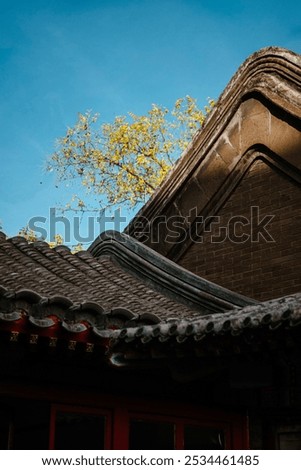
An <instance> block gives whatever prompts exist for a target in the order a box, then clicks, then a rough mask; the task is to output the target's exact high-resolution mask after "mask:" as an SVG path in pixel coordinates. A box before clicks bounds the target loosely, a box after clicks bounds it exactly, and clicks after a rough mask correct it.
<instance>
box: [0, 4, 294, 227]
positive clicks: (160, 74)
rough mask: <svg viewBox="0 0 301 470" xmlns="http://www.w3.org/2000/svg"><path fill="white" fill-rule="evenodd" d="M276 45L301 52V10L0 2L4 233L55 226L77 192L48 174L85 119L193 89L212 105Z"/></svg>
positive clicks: (0, 209) (0, 217)
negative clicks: (256, 55) (41, 221)
mask: <svg viewBox="0 0 301 470" xmlns="http://www.w3.org/2000/svg"><path fill="white" fill-rule="evenodd" d="M271 45H274V46H281V47H286V48H288V49H291V50H293V51H295V52H298V53H301V3H300V4H299V3H298V2H296V1H292V0H286V2H283V1H276V0H274V1H269V0H268V1H264V2H263V1H262V0H253V1H240V0H231V1H229V0H227V1H214V0H210V1H208V0H206V1H203V0H110V1H107V0H47V1H45V0H26V1H24V0H14V1H12V0H8V1H6V0H0V90H1V91H0V92H1V104H0V128H1V139H0V158H1V185H0V223H1V226H2V230H3V231H5V232H6V233H7V234H8V235H10V236H12V235H15V234H17V232H18V230H19V229H20V228H21V227H24V226H25V225H26V224H27V223H28V221H29V219H30V218H32V217H36V216H41V217H45V218H46V219H47V220H48V218H49V210H50V208H52V207H57V206H62V205H64V204H65V203H66V202H68V200H69V199H70V196H71V195H72V194H73V193H74V192H75V191H76V189H75V188H72V187H71V188H70V187H59V188H57V187H56V183H55V179H54V176H53V175H52V174H47V173H45V171H44V168H45V161H46V158H47V156H48V155H50V154H51V153H52V152H53V151H54V142H55V139H56V138H58V137H60V136H62V135H63V134H64V133H65V130H66V127H67V126H68V125H73V124H74V122H75V120H76V116H77V113H78V112H84V111H86V110H87V109H92V110H93V111H95V112H99V113H100V115H101V119H102V120H104V121H108V120H112V119H113V118H114V116H115V115H122V114H126V113H127V112H128V111H132V112H134V113H137V114H139V113H141V114H142V113H145V112H146V111H147V110H148V109H149V107H150V105H151V104H152V103H157V104H160V105H163V106H166V107H169V106H171V105H172V104H173V103H174V101H175V100H176V99H177V98H179V97H182V96H185V95H187V94H189V95H191V96H193V97H195V98H197V99H198V103H199V105H203V104H205V103H206V98H207V97H211V98H218V96H219V95H220V93H221V92H222V91H223V89H224V88H225V86H226V85H227V83H228V81H229V80H230V78H231V77H232V75H233V74H234V73H235V71H236V69H237V68H238V67H239V65H240V64H241V63H242V62H243V61H244V60H245V59H246V58H247V57H248V56H249V55H250V54H251V53H253V52H255V51H256V50H258V49H260V48H262V47H266V46H271ZM45 224H46V225H47V222H46V223H45ZM46 225H45V227H46ZM60 228H61V227H59V224H58V231H59V232H60ZM108 228H110V227H108ZM46 229H47V227H46ZM95 235H97V233H96V234H95Z"/></svg>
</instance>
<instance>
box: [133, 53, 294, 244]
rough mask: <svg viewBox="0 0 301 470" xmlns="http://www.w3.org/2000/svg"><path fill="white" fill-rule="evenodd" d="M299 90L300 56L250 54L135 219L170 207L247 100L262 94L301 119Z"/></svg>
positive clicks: (291, 54) (289, 54) (290, 54)
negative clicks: (203, 123) (201, 126)
mask: <svg viewBox="0 0 301 470" xmlns="http://www.w3.org/2000/svg"><path fill="white" fill-rule="evenodd" d="M300 90H301V55H299V54H296V53H295V52H292V51H290V50H288V49H285V48H281V47H275V46H270V47H265V48H263V49H260V50H259V51H257V52H254V53H253V54H251V55H250V56H249V57H248V58H247V59H246V60H245V61H244V62H243V63H242V65H241V66H240V67H239V68H238V70H237V71H236V73H235V74H234V76H233V77H232V79H231V80H230V82H229V83H228V85H227V86H226V88H225V89H224V91H223V92H222V94H221V95H220V97H219V99H218V101H217V103H216V105H215V107H214V108H213V109H212V111H211V112H210V114H209V115H208V118H207V119H206V122H205V125H204V127H203V128H202V129H200V130H199V131H198V132H197V133H196V134H195V136H194V138H193V140H192V142H191V143H190V144H189V145H188V147H187V148H186V150H185V151H184V152H183V153H182V155H181V157H180V158H179V159H178V160H177V162H176V164H175V166H174V167H173V169H172V170H171V171H170V172H169V174H168V175H167V177H166V178H165V180H164V181H163V182H162V184H161V185H160V186H159V188H158V189H157V190H156V191H155V193H154V194H153V195H152V197H151V198H150V199H149V200H148V201H147V202H146V204H145V205H144V206H143V207H142V209H140V211H139V212H138V214H137V215H136V217H135V219H136V218H137V217H138V218H139V217H141V216H145V217H147V218H148V220H151V219H152V218H153V217H154V216H155V215H156V214H157V213H158V210H157V208H158V207H160V208H161V209H163V208H166V207H168V205H169V203H170V201H171V200H172V199H173V198H174V197H175V194H176V192H177V189H178V188H179V186H180V185H182V184H184V183H185V181H187V180H188V179H189V178H190V176H191V175H192V174H193V172H194V171H195V170H196V168H197V166H198V165H199V164H200V162H201V161H202V160H203V159H204V158H205V156H206V155H207V153H208V151H209V150H210V149H211V148H212V147H213V146H214V145H215V142H216V141H217V139H218V138H219V137H220V136H221V134H222V133H223V131H224V129H225V128H226V127H227V125H228V123H229V121H230V120H231V119H232V117H233V116H234V114H235V112H236V111H237V110H238V108H239V106H240V105H241V103H243V101H244V100H245V99H246V97H247V96H250V95H251V94H260V95H261V96H262V97H263V98H264V99H267V100H268V101H270V102H271V103H273V104H274V105H276V106H277V107H279V108H281V109H283V110H285V112H286V113H288V114H290V115H291V116H292V117H295V118H298V119H301V92H300ZM135 219H134V220H135ZM125 231H126V233H129V234H131V235H133V233H134V231H135V228H134V226H133V222H132V221H131V222H130V223H129V225H128V227H127V228H126V229H125Z"/></svg>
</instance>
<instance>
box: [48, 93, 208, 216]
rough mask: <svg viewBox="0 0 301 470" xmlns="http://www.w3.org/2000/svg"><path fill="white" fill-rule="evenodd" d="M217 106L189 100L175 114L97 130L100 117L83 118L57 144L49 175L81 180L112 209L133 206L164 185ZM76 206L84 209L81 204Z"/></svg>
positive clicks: (153, 112) (119, 121)
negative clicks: (183, 152)
mask: <svg viewBox="0 0 301 470" xmlns="http://www.w3.org/2000/svg"><path fill="white" fill-rule="evenodd" d="M213 106H214V102H213V100H208V105H207V106H205V109H204V111H203V110H201V109H199V108H198V106H197V102H196V100H195V99H194V98H192V97H190V96H186V97H185V98H179V99H178V100H176V102H175V104H174V107H173V109H172V110H171V111H169V110H168V109H167V108H164V107H162V106H158V105H155V104H153V105H152V106H151V109H150V110H149V111H148V112H147V113H146V114H145V115H141V116H139V115H136V114H134V113H129V114H128V116H116V117H115V119H114V121H113V122H111V123H103V124H102V125H101V126H100V127H98V128H97V127H96V124H97V120H98V115H97V114H94V115H92V114H91V112H89V111H88V112H86V113H85V114H81V113H79V115H78V120H77V122H76V124H75V125H74V126H73V127H72V128H70V127H69V128H68V129H67V131H66V135H65V136H64V137H63V138H61V139H59V141H58V150H57V151H56V152H55V153H54V154H53V155H52V157H51V162H50V164H49V169H50V170H51V169H55V170H56V171H57V174H58V176H59V179H61V180H65V179H78V180H79V181H80V182H81V184H82V185H83V186H84V187H85V188H86V189H87V190H88V191H93V192H94V193H95V194H101V195H102V196H105V197H106V199H107V201H108V203H110V204H117V203H121V202H122V203H125V204H128V205H135V204H137V202H139V201H144V200H145V199H146V198H147V197H148V196H149V195H150V194H151V193H152V192H153V191H154V189H155V188H156V187H157V186H158V185H159V184H160V183H161V181H162V179H163V178H164V177H165V176H166V174H167V173H168V171H169V170H170V168H171V167H172V164H173V162H174V161H175V160H176V159H177V158H178V157H179V155H180V153H181V152H182V150H184V149H185V147H186V146H187V144H188V143H189V141H190V140H191V139H192V137H193V135H194V133H195V132H196V131H197V130H198V129H199V128H200V127H202V126H203V125H204V122H205V118H206V114H207V113H208V112H209V111H210V110H211V109H212V107H213ZM78 205H79V208H80V209H82V210H84V209H85V204H84V201H82V200H81V199H79V200H78Z"/></svg>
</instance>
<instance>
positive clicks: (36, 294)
mask: <svg viewBox="0 0 301 470" xmlns="http://www.w3.org/2000/svg"><path fill="white" fill-rule="evenodd" d="M114 240H115V241H114ZM134 247H136V243H134ZM132 248H133V247H132ZM128 250H129V251H131V250H130V248H129V247H126V246H123V247H122V248H120V243H119V242H118V241H117V242H116V236H115V238H114V237H112V234H111V235H106V236H105V237H104V238H103V240H102V243H101V245H98V243H96V245H94V247H92V250H91V252H79V253H77V254H72V253H71V252H70V250H69V249H68V248H66V247H63V246H59V247H57V248H54V249H51V248H49V246H48V245H47V244H46V243H44V242H36V243H28V242H27V241H26V240H25V239H24V238H22V237H14V238H11V239H7V238H6V237H5V236H4V235H1V238H0V330H2V331H8V332H10V333H11V334H12V335H14V334H15V333H18V332H19V333H20V332H21V333H22V332H23V333H24V334H27V335H31V336H32V335H33V336H36V338H35V339H33V340H34V341H37V338H38V337H39V336H41V337H45V336H46V337H49V338H50V340H51V341H52V340H53V338H58V337H62V335H63V336H64V335H66V332H67V334H68V335H69V340H70V338H71V339H72V341H73V342H74V344H76V343H77V342H78V343H86V344H88V343H89V344H90V343H97V342H99V341H100V342H101V341H108V340H109V341H110V352H109V353H108V355H107V357H108V359H109V361H111V363H112V364H114V365H124V364H128V360H127V359H126V360H124V357H125V356H123V352H122V351H123V350H127V351H128V350H131V351H134V352H135V353H134V354H133V357H136V356H137V354H138V356H139V354H140V352H141V353H142V356H143V354H144V353H145V348H146V349H147V351H148V352H149V351H151V350H153V349H154V348H155V349H156V348H157V346H158V345H159V347H160V345H161V346H162V347H163V345H165V346H164V347H165V348H167V349H168V348H169V347H170V346H171V348H174V346H175V345H178V346H176V347H179V346H180V345H181V344H182V343H185V344H190V345H191V344H195V345H197V346H198V347H199V345H203V344H208V342H209V343H210V344H211V345H212V344H219V343H222V342H223V341H224V339H225V338H228V343H227V344H230V343H229V341H230V342H231V338H232V339H233V338H234V337H235V338H238V337H245V338H247V337H248V336H249V333H250V332H251V333H255V334H256V335H257V336H258V337H261V341H264V340H265V338H266V332H267V331H269V332H270V333H271V334H273V332H274V331H275V332H279V331H283V330H285V331H288V330H295V328H294V327H295V326H297V325H299V324H301V293H299V294H295V295H290V296H287V297H283V298H280V299H274V300H270V301H268V302H263V303H260V304H254V303H253V302H252V301H251V300H250V303H249V305H246V303H247V301H245V299H244V298H243V299H242V298H240V297H238V302H237V303H239V302H240V301H241V302H242V301H245V305H244V306H243V305H240V306H239V305H236V306H235V305H233V306H232V308H231V309H229V310H228V311H224V312H220V311H218V309H219V308H220V303H219V301H220V297H217V304H216V306H217V311H216V312H210V313H208V311H207V312H206V309H204V307H202V305H203V303H202V302H203V300H202V298H203V297H202V296H203V295H205V294H208V295H209V294H210V295H209V297H210V305H211V306H212V305H213V298H214V295H213V291H214V290H215V289H216V288H217V289H218V286H214V285H208V291H207V292H206V291H204V288H205V287H206V281H204V280H202V279H200V278H198V279H199V280H198V279H195V278H197V276H193V275H192V277H190V274H189V273H188V274H187V273H186V272H185V270H182V269H181V268H179V271H177V268H176V267H175V266H174V265H173V264H171V265H169V262H168V261H163V264H161V265H160V263H161V260H160V259H156V257H155V260H148V256H149V255H150V252H149V249H146V253H144V252H143V250H142V252H140V253H139V249H138V251H136V252H135V256H136V257H135V262H136V264H135V263H134V265H133V261H131V256H132V255H131V253H129V252H128ZM93 252H94V254H93ZM143 253H144V254H143ZM95 256H96V257H97V258H95ZM120 257H124V259H126V260H127V263H122V262H121V261H120V259H119V258H120ZM139 259H140V262H138V261H139ZM150 261H152V266H151V265H150V264H149V263H150ZM131 263H132V264H131ZM140 264H141V265H144V268H145V269H146V268H148V270H153V271H155V272H156V270H158V272H157V274H158V273H159V274H160V269H161V271H162V270H164V271H165V274H166V273H167V274H168V280H169V282H170V283H172V279H174V283H173V288H174V289H176V288H177V286H178V298H179V299H180V300H181V301H180V300H175V295H174V293H173V292H172V293H170V292H169V290H168V289H167V294H165V295H164V294H163V293H162V292H161V291H160V289H156V288H155V286H156V282H159V280H160V276H159V277H158V279H156V277H154V278H153V279H152V280H151V282H149V277H148V275H147V272H140V271H139V270H138V265H140ZM134 268H135V269H134ZM155 268H156V269H155ZM159 268H160V269H159ZM137 270H138V271H139V272H138V271H137ZM181 272H183V273H184V275H183V276H184V277H183V279H182V280H181V279H178V280H177V276H178V275H179V273H181ZM171 273H173V275H172V276H171ZM159 274H158V275H159ZM139 276H140V277H139ZM149 276H150V275H149ZM163 277H164V276H163ZM180 280H181V282H182V283H184V287H185V285H190V288H191V283H192V287H193V289H195V288H196V285H195V284H194V285H193V283H197V282H199V283H200V285H201V286H202V289H201V290H202V295H201V300H200V305H199V306H198V308H197V307H196V305H194V307H191V305H187V304H188V301H187V299H186V305H185V296H184V294H183V295H182V290H181V289H184V287H183V284H181V283H180V282H179V281H180ZM185 283H186V284H185ZM170 289H171V287H170ZM211 289H213V291H212V290H211ZM217 292H218V290H217ZM223 294H225V295H227V296H228V294H229V291H227V292H224V291H223V289H222V288H221V291H220V295H221V296H223ZM229 295H232V294H231V293H230V294H229ZM205 297H206V296H205ZM234 298H235V294H233V299H234ZM228 300H229V297H228ZM212 308H213V307H212ZM33 333H34V334H33ZM276 334H278V333H276ZM11 340H14V339H13V338H12V339H11ZM51 341H50V342H51ZM232 343H233V341H232ZM49 344H50V343H49ZM209 349H210V348H209ZM202 354H203V353H202ZM126 355H128V353H127V354H126ZM129 356H131V354H130V355H129ZM121 358H123V359H121Z"/></svg>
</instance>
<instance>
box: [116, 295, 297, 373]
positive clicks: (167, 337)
mask: <svg viewBox="0 0 301 470" xmlns="http://www.w3.org/2000/svg"><path fill="white" fill-rule="evenodd" d="M300 325H301V294H295V295H291V296H287V297H282V298H280V299H276V300H270V301H267V302H263V303H261V304H258V305H252V306H247V307H245V308H243V309H241V310H232V311H230V312H226V313H224V314H215V315H207V316H205V317H203V318H200V319H198V320H192V321H174V322H161V323H159V324H157V325H147V326H141V327H129V328H125V329H122V330H116V331H112V332H111V335H110V336H111V339H113V340H114V342H113V343H112V346H111V349H110V352H109V353H108V356H109V361H110V363H111V364H112V365H113V366H118V367H122V366H130V365H131V363H132V362H133V361H136V360H138V361H141V360H142V361H143V360H144V359H146V360H148V359H149V357H150V355H151V357H152V358H153V359H154V357H153V351H154V350H155V348H156V347H157V348H158V353H159V354H160V352H161V355H162V358H163V357H165V358H168V357H169V352H170V348H169V346H170V347H176V349H179V348H180V349H179V353H180V356H181V357H183V355H185V349H183V347H182V346H181V345H182V344H183V343H186V342H187V348H188V349H187V351H186V353H187V354H188V355H189V354H193V351H194V347H197V348H198V351H197V353H196V354H197V355H199V356H200V357H204V356H214V355H215V352H216V351H218V350H223V349H225V345H226V349H227V348H228V347H229V350H227V351H226V354H229V353H231V351H230V345H232V347H233V351H234V352H236V353H237V354H240V353H241V348H239V347H238V348H237V344H235V343H234V342H233V341H234V337H235V338H237V340H239V339H242V340H243V343H245V342H246V343H247V344H248V345H249V346H250V347H251V348H252V347H253V346H254V347H255V348H256V347H260V344H261V343H266V345H267V346H268V343H269V340H270V338H269V337H270V335H271V334H273V331H275V330H277V331H278V330H279V331H280V330H281V329H282V330H283V328H284V329H285V331H286V332H288V331H289V330H291V331H294V329H295V327H298V326H300ZM298 331H300V330H298ZM274 336H275V335H274ZM276 336H277V335H276ZM276 336H275V338H274V340H276V339H277V338H276ZM231 338H232V339H231ZM255 338H256V339H255ZM298 338H299V336H298ZM279 339H280V341H282V342H283V341H284V336H283V335H282V336H281V335H280V336H279ZM163 344H165V346H164V348H163ZM194 345H195V346H194ZM252 345H253V346H252ZM185 347H186V346H185ZM191 347H192V349H191ZM235 348H236V350H235ZM130 351H132V353H131V352H130ZM147 351H148V353H147ZM233 351H232V352H233ZM224 353H225V351H224Z"/></svg>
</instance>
